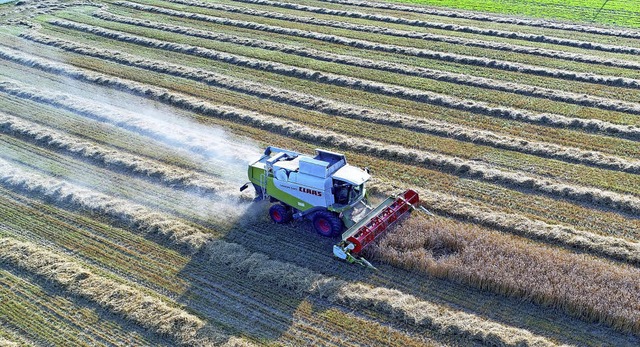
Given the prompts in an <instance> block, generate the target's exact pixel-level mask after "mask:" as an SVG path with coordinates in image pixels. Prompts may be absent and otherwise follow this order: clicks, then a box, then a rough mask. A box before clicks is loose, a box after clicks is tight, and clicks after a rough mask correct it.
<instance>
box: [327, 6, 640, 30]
mask: <svg viewBox="0 0 640 347" xmlns="http://www.w3.org/2000/svg"><path fill="white" fill-rule="evenodd" d="M318 1H324V2H330V3H335V4H342V5H350V6H360V7H371V8H381V9H388V10H395V11H405V12H414V13H423V14H429V15H433V16H441V17H450V18H464V19H471V20H477V21H484V22H495V23H505V24H515V25H526V26H533V27H541V28H550V29H560V30H569V31H579V32H584V33H590V34H598V35H607V36H617V37H628V38H633V39H640V32H638V31H635V30H630V29H626V30H625V29H610V28H603V27H597V26H588V25H583V24H569V23H562V22H557V21H556V22H554V21H547V20H542V19H529V18H521V17H501V16H495V15H488V14H484V13H482V14H481V13H477V12H464V11H452V10H442V9H434V8H429V7H424V6H420V7H418V6H405V5H398V4H391V3H384V2H371V1H361V0H318Z"/></svg>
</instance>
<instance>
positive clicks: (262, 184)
mask: <svg viewBox="0 0 640 347" xmlns="http://www.w3.org/2000/svg"><path fill="white" fill-rule="evenodd" d="M260 187H262V189H261V190H260V191H261V192H262V199H266V198H267V196H268V194H267V175H266V173H262V174H260Z"/></svg>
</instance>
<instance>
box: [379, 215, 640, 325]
mask: <svg viewBox="0 0 640 347" xmlns="http://www.w3.org/2000/svg"><path fill="white" fill-rule="evenodd" d="M371 251H372V254H374V255H375V257H376V258H379V259H382V260H384V261H385V262H389V263H391V264H393V265H394V266H399V267H404V268H407V269H412V270H419V271H422V272H426V273H429V274H432V275H434V276H437V277H443V278H448V279H450V280H453V281H457V282H463V283H466V284H469V285H471V286H474V287H477V288H479V289H485V290H491V291H493V292H495V293H498V294H501V295H506V296H514V297H518V298H524V299H526V300H531V301H533V302H536V303H538V304H542V305H546V306H552V307H556V308H560V309H562V310H564V311H566V312H567V313H569V314H571V315H574V316H577V317H581V318H583V319H585V318H586V319H587V320H591V321H598V322H600V323H605V324H607V325H610V326H612V327H614V328H616V329H619V330H622V331H630V332H634V333H636V334H637V333H639V332H640V305H638V302H640V269H638V268H631V267H628V266H624V265H619V264H616V265H614V264H612V263H609V262H606V261H602V260H596V259H592V258H591V257H588V256H584V255H576V254H571V253H568V252H562V251H558V250H557V249H554V248H549V247H546V246H540V245H535V244H533V243H532V242H523V241H522V240H519V239H518V238H515V237H513V236H506V235H504V234H501V233H499V232H496V231H489V230H482V229H477V228H475V227H470V226H469V225H466V224H462V223H458V222H452V221H448V220H443V219H439V220H433V219H427V218H416V217H414V218H411V219H409V220H406V221H405V222H404V223H403V224H402V225H400V226H399V227H398V228H396V230H395V231H394V232H393V233H390V234H389V235H387V237H385V238H383V239H382V241H380V242H379V243H378V245H377V246H374V247H373V248H372V249H371Z"/></svg>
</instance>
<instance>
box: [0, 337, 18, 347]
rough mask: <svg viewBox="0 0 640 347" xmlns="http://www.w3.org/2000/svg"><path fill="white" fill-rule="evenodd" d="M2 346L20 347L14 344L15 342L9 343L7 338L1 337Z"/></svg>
mask: <svg viewBox="0 0 640 347" xmlns="http://www.w3.org/2000/svg"><path fill="white" fill-rule="evenodd" d="M0 346H5V347H18V346H19V345H18V343H17V342H14V341H9V340H7V339H6V338H4V337H2V336H0Z"/></svg>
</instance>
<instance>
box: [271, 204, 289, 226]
mask: <svg viewBox="0 0 640 347" xmlns="http://www.w3.org/2000/svg"><path fill="white" fill-rule="evenodd" d="M269 216H271V220H272V221H274V222H275V223H276V224H285V223H289V222H290V221H291V218H292V216H291V210H289V209H288V208H286V207H284V206H282V205H280V204H275V205H271V207H270V208H269Z"/></svg>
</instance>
